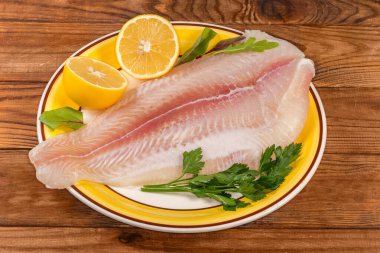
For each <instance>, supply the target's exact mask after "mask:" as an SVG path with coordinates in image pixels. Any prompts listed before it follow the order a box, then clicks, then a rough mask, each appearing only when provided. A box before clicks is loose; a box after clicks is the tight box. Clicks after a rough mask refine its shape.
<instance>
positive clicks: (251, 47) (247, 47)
mask: <svg viewBox="0 0 380 253" xmlns="http://www.w3.org/2000/svg"><path fill="white" fill-rule="evenodd" d="M255 41H256V38H254V37H250V38H248V39H247V40H246V41H245V42H243V43H238V44H233V45H230V46H228V47H226V48H224V49H222V50H219V51H215V52H213V53H212V54H220V53H225V54H234V53H241V52H264V51H265V50H269V49H272V48H275V47H278V45H279V44H278V43H277V42H271V41H267V40H260V41H257V42H255Z"/></svg>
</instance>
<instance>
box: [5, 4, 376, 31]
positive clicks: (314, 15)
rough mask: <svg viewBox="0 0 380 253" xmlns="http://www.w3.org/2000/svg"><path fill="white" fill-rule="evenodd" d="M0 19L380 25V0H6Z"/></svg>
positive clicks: (88, 21)
mask: <svg viewBox="0 0 380 253" xmlns="http://www.w3.org/2000/svg"><path fill="white" fill-rule="evenodd" d="M0 10H2V15H1V17H0V21H17V20H22V21H38V22H77V23H83V22H85V23H91V22H102V23H115V22H124V20H125V19H129V18H131V17H133V16H135V15H138V14H145V13H154V14H158V15H162V16H165V17H167V18H170V19H172V20H191V21H203V22H211V23H219V24H224V25H230V24H312V25H370V26H379V25H380V16H379V11H380V5H379V2H378V1H376V0H372V1H369V0H352V1H348V0H345V1H339V0H323V1H318V0H313V1H303V0H287V1H264V0H255V1H222V0H212V1H201V0H190V1H171V0H163V1H155V0H144V1H121V0H119V1H112V3H111V2H110V1H107V0H101V1H90V2H89V1H85V0H82V1H75V4H74V3H71V2H69V1H48V0H43V1H41V0H29V1H2V2H1V3H0Z"/></svg>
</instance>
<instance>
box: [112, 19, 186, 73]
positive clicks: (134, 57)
mask: <svg viewBox="0 0 380 253" xmlns="http://www.w3.org/2000/svg"><path fill="white" fill-rule="evenodd" d="M178 54H179V44H178V38H177V34H176V32H175V30H174V28H173V26H172V24H171V23H170V22H169V21H168V20H166V19H164V18H163V17H160V16H157V15H151V14H149V15H140V16H136V17H134V18H133V19H131V20H129V21H128V22H127V23H125V24H124V26H123V28H121V30H120V33H119V35H118V37H117V41H116V55H117V59H118V61H119V63H120V66H121V68H122V69H123V70H124V71H126V72H127V73H128V74H130V75H131V76H133V77H135V78H139V79H149V78H155V77H159V76H162V75H164V74H166V73H167V72H168V71H169V70H170V69H171V68H172V67H173V66H174V64H175V62H176V61H177V59H178Z"/></svg>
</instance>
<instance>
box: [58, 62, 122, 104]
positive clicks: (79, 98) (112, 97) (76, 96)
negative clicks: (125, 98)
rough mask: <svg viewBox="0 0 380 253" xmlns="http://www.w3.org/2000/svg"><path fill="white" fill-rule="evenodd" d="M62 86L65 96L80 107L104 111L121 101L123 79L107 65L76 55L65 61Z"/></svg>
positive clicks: (115, 70)
mask: <svg viewBox="0 0 380 253" xmlns="http://www.w3.org/2000/svg"><path fill="white" fill-rule="evenodd" d="M63 85H64V88H65V90H66V93H67V95H68V96H69V97H70V98H71V99H72V100H73V101H74V102H76V103H77V104H79V105H80V106H81V107H83V108H87V109H105V108H107V107H109V106H111V105H113V104H114V103H116V102H117V101H118V100H119V99H120V98H121V96H122V95H123V93H124V91H125V89H126V88H127V79H126V78H125V77H124V76H123V75H122V74H121V73H120V72H119V71H118V70H117V69H115V68H114V67H112V66H111V65H109V64H107V63H104V62H101V61H99V60H96V59H93V58H90V57H84V56H77V57H72V58H69V59H68V60H67V61H66V64H65V67H64V69H63Z"/></svg>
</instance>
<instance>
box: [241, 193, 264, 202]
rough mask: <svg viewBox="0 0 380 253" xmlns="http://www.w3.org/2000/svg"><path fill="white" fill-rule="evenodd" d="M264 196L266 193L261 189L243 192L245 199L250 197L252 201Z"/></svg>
mask: <svg viewBox="0 0 380 253" xmlns="http://www.w3.org/2000/svg"><path fill="white" fill-rule="evenodd" d="M265 196H266V194H265V193H263V192H261V191H257V192H254V193H251V194H244V197H246V198H247V199H250V200H252V201H259V200H260V199H263V198H265Z"/></svg>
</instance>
